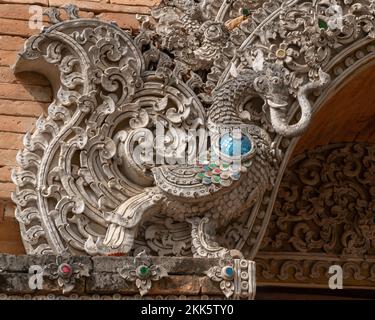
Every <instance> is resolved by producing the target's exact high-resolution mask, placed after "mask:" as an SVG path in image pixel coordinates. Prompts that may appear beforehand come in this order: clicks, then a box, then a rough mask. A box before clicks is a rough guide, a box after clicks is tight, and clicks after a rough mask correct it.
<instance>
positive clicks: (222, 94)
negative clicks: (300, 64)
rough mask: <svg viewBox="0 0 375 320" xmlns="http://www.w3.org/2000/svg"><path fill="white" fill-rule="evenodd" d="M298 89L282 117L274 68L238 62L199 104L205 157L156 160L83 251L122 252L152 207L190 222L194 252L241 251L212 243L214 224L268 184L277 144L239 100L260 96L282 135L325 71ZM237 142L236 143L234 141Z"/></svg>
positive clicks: (305, 108) (291, 131) (304, 114)
mask: <svg viewBox="0 0 375 320" xmlns="http://www.w3.org/2000/svg"><path fill="white" fill-rule="evenodd" d="M319 76H320V79H319V80H318V81H315V82H311V83H308V84H306V85H304V86H302V87H301V88H300V89H299V91H298V97H297V98H298V101H299V104H300V108H301V118H300V120H299V121H298V122H297V123H296V124H293V125H289V124H288V123H287V120H286V119H287V118H286V117H287V110H288V91H287V86H286V85H285V83H284V78H283V75H282V73H281V71H280V70H279V69H278V68H276V66H269V67H268V68H265V69H264V71H262V72H255V71H253V70H246V71H242V72H240V73H239V74H238V75H237V76H236V77H235V78H232V79H231V80H229V81H227V82H225V83H223V84H222V85H221V86H220V87H219V88H218V89H217V90H216V91H215V92H214V93H213V100H212V104H211V106H210V108H209V109H208V112H207V120H206V127H207V129H208V130H209V132H210V139H211V140H210V159H209V160H208V162H205V163H198V164H197V165H162V166H158V167H155V168H153V170H152V172H153V177H154V181H155V186H154V187H150V188H146V189H145V191H144V192H143V193H141V194H138V195H136V196H134V197H131V198H129V199H128V200H126V201H125V202H124V203H122V204H121V205H120V206H119V207H118V208H117V209H116V210H114V211H113V212H112V213H110V214H109V215H108V216H107V218H106V220H107V222H108V224H109V226H108V229H107V232H106V236H105V238H104V239H103V238H98V239H97V241H96V243H94V241H93V239H92V238H91V237H90V238H89V239H88V241H87V242H86V246H85V248H86V251H87V252H90V253H93V254H94V253H100V254H127V253H128V252H129V251H130V250H131V249H132V247H133V243H134V239H135V237H136V234H137V230H138V227H139V226H140V225H141V224H142V222H143V221H145V220H147V218H148V217H149V216H150V215H152V214H153V213H156V212H160V213H162V214H165V215H166V216H167V217H171V218H173V220H175V221H188V222H190V223H191V225H192V250H193V252H194V254H195V255H196V256H205V257H229V256H231V255H232V256H236V255H241V254H240V253H239V252H237V251H236V250H229V249H226V248H223V247H220V246H219V244H218V243H217V242H215V241H214V239H213V237H214V235H215V230H217V229H218V228H220V227H223V226H225V225H227V224H229V223H230V222H231V221H232V220H234V219H236V218H239V217H240V216H241V214H242V213H243V212H244V210H245V209H247V208H250V207H251V206H252V205H253V204H254V203H255V202H256V201H257V200H258V199H260V198H261V196H262V194H263V193H264V192H265V191H266V190H267V189H269V188H272V185H273V182H274V179H275V175H276V173H277V169H278V157H279V156H280V155H279V154H278V152H279V150H278V149H277V148H276V147H275V146H274V144H273V143H272V140H271V138H270V132H267V130H265V129H264V128H261V127H259V126H256V125H254V124H252V123H251V119H250V122H249V123H245V122H244V121H243V116H242V114H243V110H242V106H243V105H244V102H246V101H248V100H249V99H250V98H253V97H260V98H262V99H263V100H264V101H265V104H266V106H268V107H269V117H270V122H271V124H272V127H273V129H274V130H275V131H276V132H277V133H280V134H282V135H284V136H295V135H299V134H300V133H301V132H303V130H305V129H306V127H307V125H308V123H309V121H310V118H311V105H310V102H309V100H308V98H307V95H308V93H310V92H311V91H312V90H314V89H317V88H320V87H323V86H324V85H326V84H327V83H328V81H329V76H328V75H327V74H326V73H324V72H323V71H322V70H320V71H319ZM237 142H239V143H237Z"/></svg>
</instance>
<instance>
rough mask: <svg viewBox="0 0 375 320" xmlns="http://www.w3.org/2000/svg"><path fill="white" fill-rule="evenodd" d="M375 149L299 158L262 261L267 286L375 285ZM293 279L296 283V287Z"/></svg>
mask: <svg viewBox="0 0 375 320" xmlns="http://www.w3.org/2000/svg"><path fill="white" fill-rule="evenodd" d="M374 199H375V146H374V145H367V144H364V143H342V144H334V145H329V146H326V147H321V148H317V149H315V150H312V151H309V152H306V153H305V154H302V155H300V156H297V157H296V158H295V159H294V160H293V162H292V164H291V166H290V167H289V168H288V170H287V171H286V172H285V175H284V179H283V181H282V183H281V185H280V189H279V193H278V198H277V200H276V202H275V206H274V214H273V216H272V218H271V221H270V224H269V227H268V232H267V234H266V236H265V237H264V239H263V242H262V247H261V250H260V252H261V253H260V256H259V259H258V260H257V268H258V272H259V274H258V277H260V278H261V279H262V281H272V280H275V279H279V280H280V281H289V282H302V283H303V282H306V283H323V284H324V285H326V283H327V279H328V278H329V275H328V269H329V267H330V266H331V265H333V264H339V265H341V266H342V268H343V275H344V285H349V286H350V284H351V282H352V281H353V280H356V281H357V282H356V283H355V284H356V285H358V284H362V285H365V286H369V285H372V286H373V282H374V281H375V276H374V272H375V259H374V253H375V252H374V240H375V237H374V235H375V233H374V218H375V202H374ZM291 279H293V280H292V281H291Z"/></svg>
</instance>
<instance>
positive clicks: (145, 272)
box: [138, 265, 150, 277]
mask: <svg viewBox="0 0 375 320" xmlns="http://www.w3.org/2000/svg"><path fill="white" fill-rule="evenodd" d="M149 273H150V268H149V267H147V266H145V265H142V266H139V267H138V274H139V275H140V276H141V277H147V276H148V274H149Z"/></svg>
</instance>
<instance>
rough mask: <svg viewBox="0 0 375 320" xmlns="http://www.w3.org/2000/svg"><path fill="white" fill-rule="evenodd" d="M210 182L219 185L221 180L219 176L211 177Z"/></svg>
mask: <svg viewBox="0 0 375 320" xmlns="http://www.w3.org/2000/svg"><path fill="white" fill-rule="evenodd" d="M211 180H212V182H213V183H220V182H221V178H220V177H219V176H212V177H211Z"/></svg>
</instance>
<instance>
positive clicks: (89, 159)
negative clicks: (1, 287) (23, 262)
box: [12, 0, 374, 260]
mask: <svg viewBox="0 0 375 320" xmlns="http://www.w3.org/2000/svg"><path fill="white" fill-rule="evenodd" d="M62 9H63V10H66V11H67V12H68V13H69V19H70V20H68V21H62V22H59V21H58V20H59V19H58V15H57V14H56V12H55V11H53V12H52V13H51V12H49V16H50V17H51V16H52V17H53V19H52V26H50V27H49V28H46V29H45V30H44V31H43V32H42V33H41V34H39V35H36V36H33V37H31V38H30V39H29V40H28V41H27V42H26V45H25V49H24V50H23V52H22V53H21V55H20V59H19V61H18V62H17V64H16V68H15V71H16V72H20V71H24V70H30V68H31V67H30V66H32V69H33V70H34V71H38V72H41V73H44V74H45V75H46V76H47V77H48V78H49V79H50V80H51V81H52V85H53V88H54V90H55V99H54V101H53V103H52V104H51V105H50V107H49V110H48V115H47V116H41V117H40V118H39V120H38V121H37V123H36V128H35V131H34V132H33V133H32V134H31V133H28V134H27V135H26V136H25V139H24V142H25V149H24V150H22V151H20V152H19V153H18V155H17V161H18V163H19V167H20V168H19V169H18V170H15V171H14V173H13V174H12V178H13V181H14V182H15V184H16V185H17V188H16V192H15V193H14V194H13V200H14V202H15V203H16V204H17V210H16V217H17V219H18V221H19V222H20V226H21V234H22V238H23V241H24V244H25V247H26V250H27V252H28V253H34V254H45V253H51V252H53V253H56V254H60V253H62V252H66V251H68V252H70V253H72V254H82V253H89V254H92V255H95V254H128V253H131V254H134V252H135V251H139V250H143V249H145V250H146V251H147V252H150V254H159V255H189V254H190V255H191V254H192V251H193V252H195V253H196V254H197V255H199V256H210V255H211V254H212V255H213V256H221V255H224V254H225V253H227V252H229V251H228V250H227V249H226V248H228V249H234V248H235V249H237V250H241V251H242V253H243V254H244V256H245V258H246V259H250V260H252V259H253V258H254V256H255V254H256V252H257V250H258V248H259V245H260V242H261V239H262V237H263V234H264V232H265V230H266V227H267V224H268V220H269V216H270V212H271V210H272V206H273V203H272V201H271V200H270V199H273V197H272V192H276V191H277V188H278V185H277V183H278V181H279V180H278V179H277V178H278V177H280V176H281V175H282V173H283V172H282V171H283V167H282V166H281V164H282V161H283V157H284V156H285V154H287V151H288V146H289V145H290V144H289V142H290V140H289V139H291V138H292V137H295V136H298V135H300V134H301V133H302V132H303V130H304V129H305V128H306V127H307V125H308V124H309V121H310V119H311V115H312V113H313V111H314V110H313V109H314V106H313V105H312V102H313V101H314V99H315V97H312V93H313V92H314V93H315V92H317V90H319V89H323V88H325V87H326V86H327V85H328V84H329V82H330V79H335V78H336V77H337V75H338V74H340V72H338V71H339V70H338V69H337V66H338V65H339V64H340V68H341V64H342V63H341V60H342V59H345V57H347V56H350V55H353V51H355V50H358V49H359V44H360V45H361V50H362V49H363V50H362V51H361V52H362V53H363V56H361V55H358V56H357V57H359V58H358V59H359V60H360V59H362V58H366V56H371V55H372V54H373V52H374V50H373V47H371V41H372V37H373V35H374V30H373V25H374V5H373V2H372V1H369V0H360V1H356V2H353V3H351V2H350V1H333V0H332V1H331V0H329V1H314V2H311V1H307V2H304V1H297V0H294V1H288V2H285V3H282V2H281V1H257V2H256V3H254V2H253V1H244V0H237V1H213V0H202V1H196V0H194V1H193V0H191V1H190V0H186V1H182V0H168V1H167V0H166V1H163V2H162V3H161V5H160V6H159V7H158V8H155V10H153V13H152V15H153V16H154V18H155V19H156V25H152V24H151V23H150V19H149V17H145V16H141V17H139V19H140V21H141V23H142V28H141V31H140V33H139V34H138V35H136V36H133V35H131V34H129V33H128V32H125V31H123V30H121V29H120V28H118V27H117V26H116V24H114V23H111V24H108V23H105V22H102V21H99V20H92V19H79V18H77V10H76V9H75V8H74V7H71V6H64V7H63V8H62ZM55 10H58V9H55ZM224 40H225V43H224ZM181 43H184V44H186V43H188V45H181ZM352 45H353V46H354V47H355V48H354V47H352ZM336 58H337V59H336ZM330 63H331V64H330ZM298 112H300V113H301V116H300V117H299V116H298ZM157 123H159V124H162V126H163V127H164V130H165V131H166V136H167V139H166V140H167V141H166V143H165V144H166V145H167V147H168V148H167V147H166V146H163V147H162V148H160V146H156V145H154V144H153V143H149V142H148V141H149V139H148V136H147V135H148V134H149V132H155V130H156V125H157ZM234 127H236V128H237V129H240V130H241V135H242V136H243V137H244V140H245V141H247V145H248V148H249V149H247V150H245V151H247V152H246V153H245V154H244V155H243V156H241V166H240V167H238V168H235V167H234V166H232V164H231V163H230V161H229V163H219V164H217V163H213V162H212V163H208V164H206V166H203V167H202V166H195V165H193V166H192V167H188V166H179V165H176V166H168V165H165V166H164V165H162V166H155V165H153V164H148V163H145V162H142V163H141V164H140V163H139V162H137V161H136V160H137V159H135V158H134V156H133V154H132V152H131V146H132V145H133V146H134V145H143V146H145V145H146V146H147V147H149V148H150V149H151V150H152V152H154V153H155V154H158V152H160V150H161V149H163V148H164V147H165V149H168V152H169V155H170V156H171V157H173V156H175V155H176V154H177V155H178V154H179V153H180V152H181V150H180V149H181V146H183V148H182V149H184V148H185V144H184V143H183V139H182V134H181V132H182V131H183V130H186V129H189V128H193V129H205V130H210V131H211V132H212V133H213V136H214V140H213V142H212V148H217V149H216V150H219V151H220V141H221V140H220V139H221V135H223V137H224V135H225V134H227V135H228V134H230V130H231V129H233V128H234ZM185 142H186V141H185ZM148 143H149V144H150V145H147V144H148ZM218 147H219V149H218ZM184 150H185V149H184ZM145 156H146V155H144V154H142V155H141V157H145ZM337 210H338V212H339V211H340V210H339V209H337ZM337 214H338V213H337ZM197 219H198V220H200V221H198V220H197ZM190 224H193V229H194V230H193V232H192V233H191V231H192V228H191V226H190ZM361 225H364V226H363V227H362V228H364V230H366V226H365V225H366V223H365V222H363V221H362V222H361ZM303 230H305V227H300V229H298V231H297V234H298V233H300V232H303ZM327 232H328V233H329V230H328V231H327ZM366 232H367V233H368V234H370V233H371V232H372V229H371V228H370V229H368V230H367V231H366ZM327 237H329V234H328V235H327ZM352 237H354V235H352V234H348V235H347V237H346V242H347V250H349V251H350V250H351V251H356V250H357V251H358V250H359V251H360V249H358V248H360V247H361V243H360V242H361V240H358V239H354V238H352ZM214 238H215V239H214ZM297 242H298V241H297V240H296V243H297ZM312 242H314V241H312ZM314 245H318V244H314ZM191 246H192V247H193V250H190V249H191ZM296 246H298V244H296ZM302 246H303V244H302ZM351 251H350V252H351Z"/></svg>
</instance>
